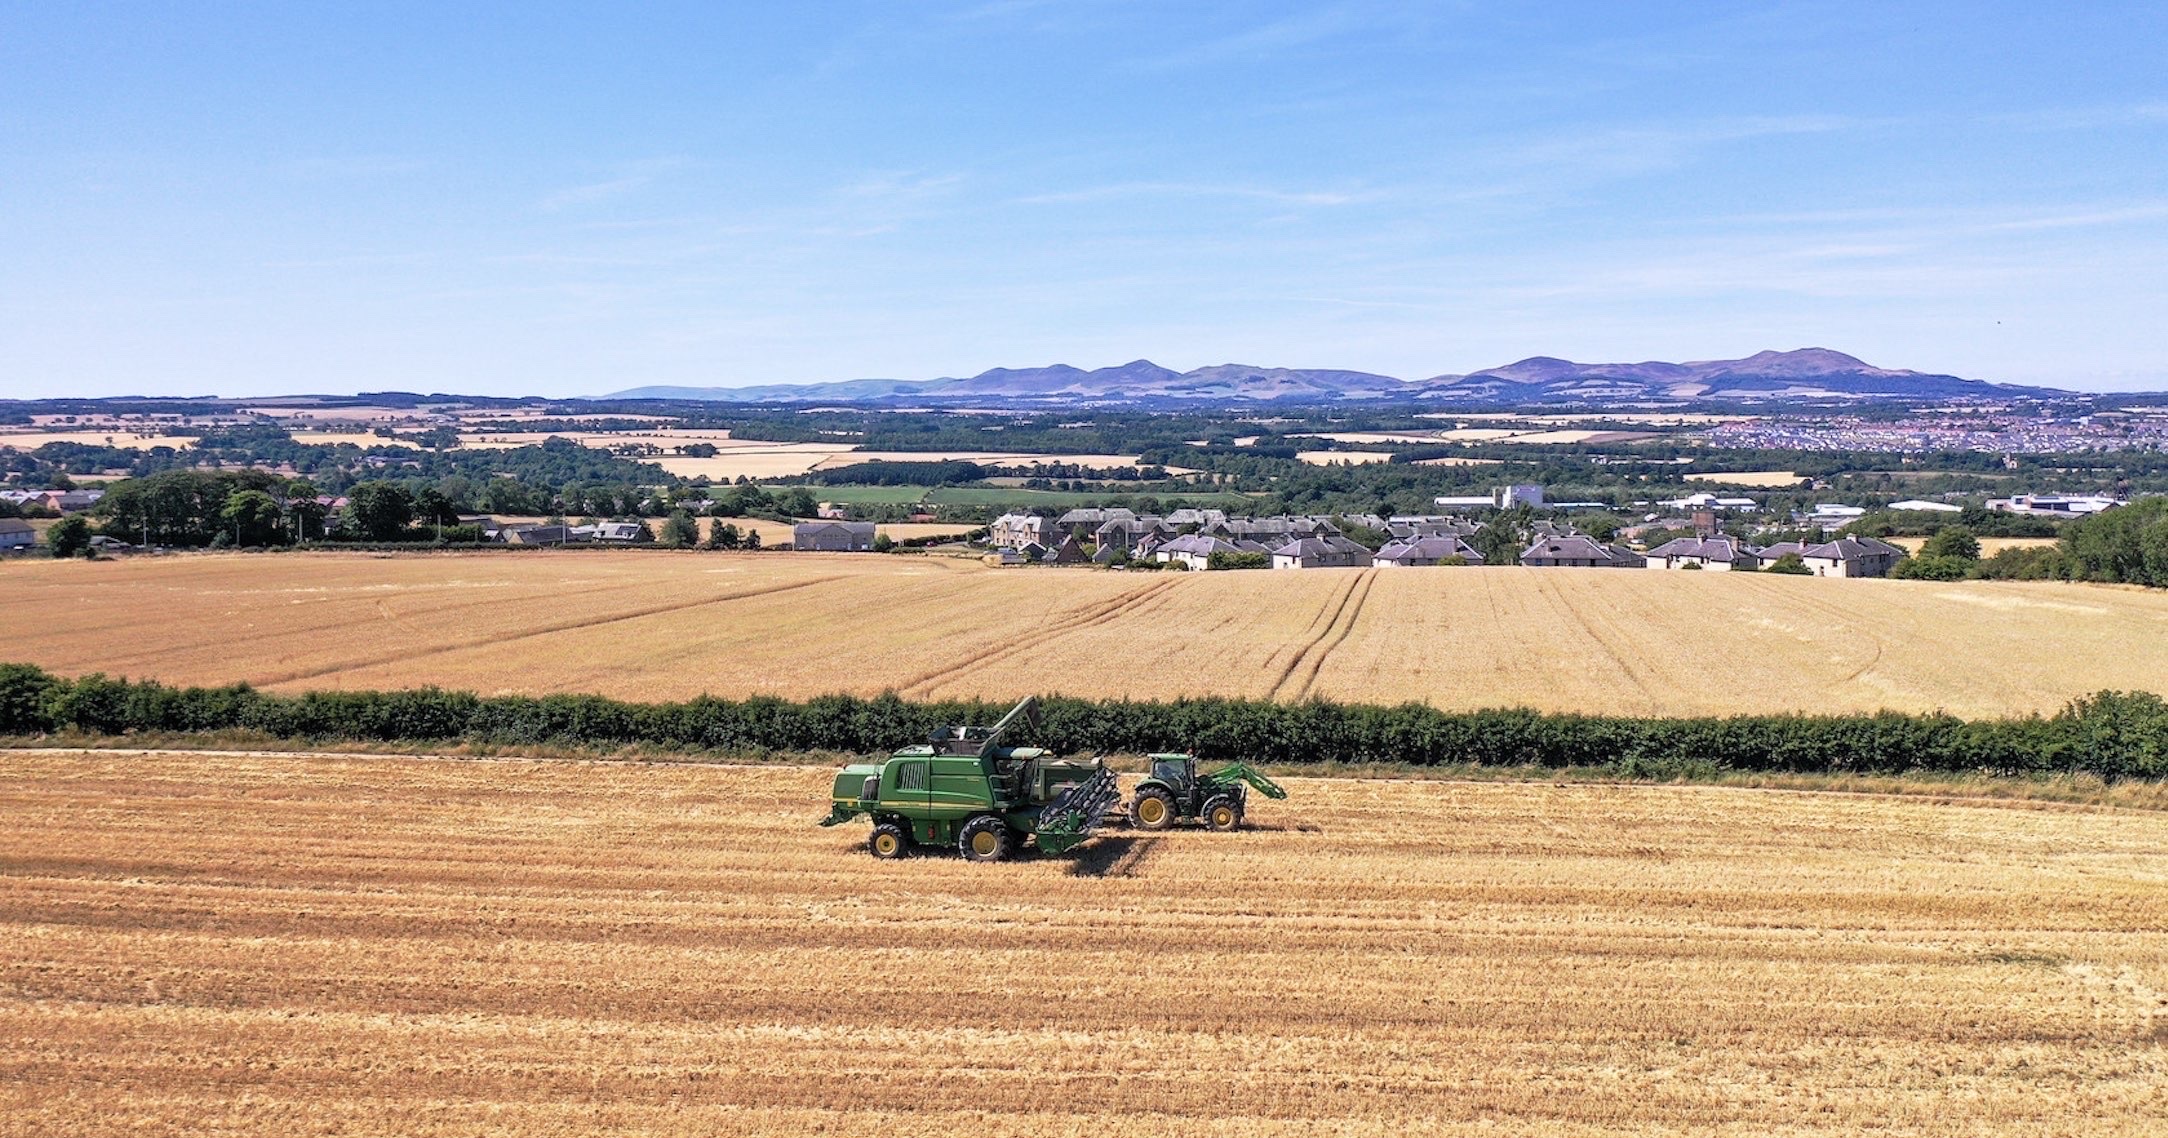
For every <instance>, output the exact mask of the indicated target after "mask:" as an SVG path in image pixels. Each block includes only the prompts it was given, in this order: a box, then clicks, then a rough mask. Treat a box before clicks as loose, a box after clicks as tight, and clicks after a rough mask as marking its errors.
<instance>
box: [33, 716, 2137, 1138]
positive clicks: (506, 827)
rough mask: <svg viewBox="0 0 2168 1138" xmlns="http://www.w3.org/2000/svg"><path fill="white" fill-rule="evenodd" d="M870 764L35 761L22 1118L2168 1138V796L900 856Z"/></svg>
mask: <svg viewBox="0 0 2168 1138" xmlns="http://www.w3.org/2000/svg"><path fill="white" fill-rule="evenodd" d="M827 778H828V773H827V772H826V771H823V770H814V769H807V768H786V767H771V768H725V767H704V766H646V765H634V764H591V763H552V762H542V763H532V762H475V761H443V760H416V759H394V758H382V757H372V758H333V757H318V758H305V757H303V758H296V757H276V756H248V757H239V756H204V755H185V756H184V755H170V754H167V755H160V754H116V753H103V754H94V753H93V754H86V753H25V752H0V814H4V815H5V816H6V817H7V819H8V825H7V826H6V827H0V1133H7V1134H23V1135H30V1134H41V1135H42V1134H74V1133H104V1132H111V1131H112V1130H113V1129H114V1127H115V1125H116V1123H115V1120H119V1119H125V1120H126V1124H125V1129H126V1130H127V1131H128V1132H130V1133H137V1134H181V1133H188V1134H225V1133H251V1134H269V1133H279V1134H299V1133H324V1134H329V1133H338V1134H401V1135H435V1134H444V1135H449V1134H461V1135H492V1134H501V1135H519V1134H538V1133H599V1132H613V1133H642V1134H654V1135H681V1134H682V1135H708V1134H806V1133H816V1132H824V1133H833V1134H892V1133H975V1134H1032V1135H1102V1134H1134V1135H1140V1136H1143V1138H1157V1136H1162V1135H1165V1136H1172V1135H1185V1136H1192V1135H1248V1136H1268V1135H1282V1134H1284V1135H1312V1134H1349V1135H1353V1134H1380V1133H1393V1134H1519V1135H1534V1136H1550V1135H1593V1134H1624V1133H1634V1134H1670V1133H1695V1134H1741V1135H1746V1134H1754V1135H1764V1134H1783V1135H1851V1134H1861V1133H1875V1134H1887V1135H1919V1136H1926V1135H1976V1134H1990V1133H1993V1134H2028V1135H2086V1136H2088V1138H2109V1136H2115V1135H2141V1134H2158V1133H2159V1132H2160V1127H2161V1124H2162V1120H2163V1117H2164V1111H2168V1104H2164V1102H2163V1100H2162V1097H2161V1088H2162V1086H2163V1085H2168V1048H2164V1043H2168V1037H2164V1034H2163V1025H2164V1024H2168V1003H2164V999H2168V995H2164V994H2168V935H2163V934H2168V909H2164V908H2163V907H2162V906H2161V905H2160V904H2159V897H2160V889H2161V886H2162V883H2163V878H2162V874H2161V869H2160V866H2159V864H2158V853H2159V851H2160V849H2161V848H2162V847H2163V846H2164V845H2168V814H2162V813H2157V812H2148V811H2115V810H2077V809H2052V810H2046V809H2023V808H2014V807H2010V806H1995V805H1990V804H1987V803H1981V802H1973V803H1964V804H1951V803H1936V802H1929V801H1917V800H1913V801H1907V800H1903V799H1894V798H1879V797H1873V796H1851V795H1835V794H1801V793H1784V792H1761V791H1743V790H1730V789H1718V788H1705V787H1699V788H1690V787H1597V786H1585V787H1569V786H1550V785H1543V784H1536V785H1504V784H1467V783H1458V784H1457V783H1433V782H1391V781H1384V780H1372V781H1352V780H1349V781H1341V780H1320V779H1292V780H1289V783H1290V788H1291V790H1292V797H1291V799H1290V800H1289V801H1288V802H1286V803H1269V804H1263V805H1260V806H1259V807H1258V808H1257V809H1255V810H1254V811H1253V813H1252V821H1253V822H1254V823H1255V824H1256V827H1257V828H1255V829H1253V830H1248V831H1243V832H1237V833H1230V834H1211V833H1204V832H1195V831H1190V832H1171V833H1167V834H1155V835H1132V834H1120V833H1116V834H1113V835H1110V836H1107V837H1104V838H1101V839H1099V840H1097V841H1096V842H1095V843H1093V844H1092V845H1089V846H1087V847H1085V849H1084V850H1082V851H1080V853H1079V854H1077V855H1075V856H1072V857H1066V858H1030V859H1026V860H1023V861H1019V862H1015V863H1011V864H1005V865H992V866H988V865H972V864H967V863H964V862H962V861H960V860H959V859H957V858H954V857H945V858H942V857H932V858H915V859H910V860H906V861H901V862H876V861H874V860H873V859H872V858H869V857H867V856H866V855H865V854H864V853H863V852H862V849H861V847H860V842H861V841H862V839H863V836H864V831H863V830H862V829H852V830H824V829H819V828H817V827H815V826H814V825H812V820H813V818H814V817H815V816H816V815H817V814H818V813H819V803H820V802H821V801H822V795H823V792H824V789H825V786H826V782H827Z"/></svg>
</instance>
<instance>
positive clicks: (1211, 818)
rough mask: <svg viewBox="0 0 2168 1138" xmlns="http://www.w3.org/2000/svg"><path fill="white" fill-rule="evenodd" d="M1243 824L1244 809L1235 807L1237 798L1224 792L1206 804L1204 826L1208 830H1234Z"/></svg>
mask: <svg viewBox="0 0 2168 1138" xmlns="http://www.w3.org/2000/svg"><path fill="white" fill-rule="evenodd" d="M1241 824H1242V811H1240V810H1237V809H1235V800H1234V799H1232V798H1229V797H1227V796H1226V795H1224V794H1222V795H1220V796H1218V797H1216V798H1214V799H1212V800H1211V801H1210V802H1207V803H1205V804H1204V827H1205V829H1207V830H1232V829H1234V828H1235V827H1236V826H1239V825H1241Z"/></svg>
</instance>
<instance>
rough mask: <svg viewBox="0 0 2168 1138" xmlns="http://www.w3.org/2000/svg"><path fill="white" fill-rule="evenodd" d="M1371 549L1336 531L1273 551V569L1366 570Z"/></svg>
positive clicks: (1307, 538)
mask: <svg viewBox="0 0 2168 1138" xmlns="http://www.w3.org/2000/svg"><path fill="white" fill-rule="evenodd" d="M1370 560H1371V558H1370V551H1369V550H1368V549H1365V548H1364V547H1363V546H1361V545H1359V544H1357V543H1355V542H1352V541H1349V540H1348V539H1347V538H1344V537H1341V536H1339V535H1338V534H1328V535H1326V536H1324V537H1305V538H1302V539H1300V540H1297V541H1291V542H1288V543H1287V544H1286V545H1283V546H1281V547H1279V548H1278V549H1275V550H1273V551H1272V567H1273V568H1274V569H1366V568H1368V567H1369V566H1370Z"/></svg>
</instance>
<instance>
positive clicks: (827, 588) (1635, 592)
mask: <svg viewBox="0 0 2168 1138" xmlns="http://www.w3.org/2000/svg"><path fill="white" fill-rule="evenodd" d="M0 621H4V625H5V627H7V628H8V629H9V636H8V638H7V644H6V646H5V648H4V649H0V658H4V659H13V660H22V661H27V662H31V663H36V664H40V665H44V666H46V667H49V668H52V669H55V670H58V671H61V672H65V673H68V674H80V673H84V672H90V671H103V672H106V673H108V674H116V675H127V676H135V677H153V678H158V679H162V680H166V681H169V682H175V683H201V684H217V683H230V682H236V681H247V682H250V683H253V684H257V685H259V686H263V687H266V688H272V689H276V690H283V691H291V690H301V689H307V688H387V687H409V686H415V685H420V684H438V685H443V686H447V687H455V688H462V689H472V690H476V691H480V692H483V693H514V692H518V693H546V692H558V691H567V692H591V693H598V694H604V695H612V696H619V697H624V698H632V699H674V698H689V697H691V696H694V695H698V694H700V693H702V692H709V693H713V694H715V695H720V696H731V697H740V696H744V695H748V694H753V693H773V694H780V695H785V696H792V697H805V696H812V695H818V694H822V693H826V692H837V691H845V692H855V693H861V694H866V695H873V694H878V693H879V692H881V691H883V690H895V691H897V692H900V693H902V694H904V695H906V696H911V697H950V696H955V697H970V696H979V697H985V698H988V699H994V700H1007V699H1014V698H1016V697H1017V696H1019V695H1022V694H1026V693H1048V692H1062V693H1067V694H1072V695H1079V696H1096V697H1133V698H1158V699H1165V698H1171V697H1175V696H1183V695H1208V694H1219V695H1230V696H1246V697H1256V698H1265V697H1270V698H1276V699H1283V700H1292V699H1301V698H1304V697H1308V696H1320V697H1331V698H1336V699H1342V700H1361V701H1371V702H1388V703H1392V702H1399V701H1403V700H1419V701H1427V702H1429V703H1432V704H1435V705H1437V706H1440V707H1446V708H1477V707H1494V706H1529V707H1536V708H1543V709H1553V710H1580V711H1592V712H1619V713H1631V714H1717V713H1728V712H1757V711H1779V710H1790V709H1806V710H1814V711H1872V710H1877V709H1882V708H1891V709H1899V710H1908V711H1927V710H1933V709H1937V708H1940V709H1944V710H1947V711H1950V712H1952V713H1956V714H1961V715H1968V716H1981V715H2003V714H2010V713H2018V712H2028V711H2051V710H2053V709H2054V708H2056V707H2058V706H2060V705H2061V704H2062V703H2063V701H2065V700H2067V699H2069V698H2071V697H2073V696H2076V695H2080V694H2085V693H2090V692H2093V691H2098V690H2102V689H2109V688H2113V689H2126V690H2127V689H2144V690H2150V691H2163V690H2168V593H2164V592H2148V591H2144V590H2140V589H2136V588H2120V587H2105V586H2088V585H2074V584H2069V583H2062V582H1958V583H1950V584H1937V583H1929V582H1917V581H1873V580H1851V581H1847V580H1829V579H1822V578H1800V577H1780V576H1769V575H1764V574H1731V573H1667V572H1660V571H1649V570H1644V571H1639V572H1631V571H1618V570H1570V569H1564V570H1561V569H1547V570H1537V569H1522V568H1518V567H1509V568H1497V569H1371V570H1316V571H1254V572H1235V573H1224V572H1223V573H1115V572H1105V571H1099V570H1093V569H1086V568H1070V569H1057V568H1028V569H994V568H989V567H987V566H984V565H981V564H979V563H978V562H976V561H973V560H969V559H955V558H943V557H907V556H879V555H870V554H860V555H850V554H793V553H788V552H770V553H759V554H721V553H706V552H664V551H646V552H625V551H615V552H610V551H533V552H525V553H519V552H503V553H478V554H438V555H419V554H406V555H396V556H393V555H387V556H368V555H361V554H321V555H319V554H305V555H262V554H258V555H248V554H233V555H197V556H182V557H166V558H137V559H132V560H127V559H124V560H114V561H106V562H89V563H86V562H68V561H19V562H10V563H0Z"/></svg>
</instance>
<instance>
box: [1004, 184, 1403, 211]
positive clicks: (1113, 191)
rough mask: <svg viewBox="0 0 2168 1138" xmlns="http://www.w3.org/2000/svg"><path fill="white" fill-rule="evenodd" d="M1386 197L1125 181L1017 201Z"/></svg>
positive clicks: (1292, 201)
mask: <svg viewBox="0 0 2168 1138" xmlns="http://www.w3.org/2000/svg"><path fill="white" fill-rule="evenodd" d="M1382 196H1384V195H1383V194H1380V193H1377V192H1374V191H1365V192H1349V191H1341V190H1282V189H1275V188H1273V187H1270V186H1241V185H1212V184H1208V183H1193V182H1121V183H1116V184H1113V185H1105V186H1087V187H1085V188H1083V189H1076V190H1060V191H1056V192H1054V193H1049V194H1031V195H1028V196H1025V197H1021V198H1018V199H1017V201H1018V202H1020V203H1022V204H1025V205H1058V204H1068V203H1076V202H1100V201H1111V200H1114V199H1117V198H1134V197H1174V198H1240V199H1246V200H1251V201H1262V202H1272V203H1275V204H1278V205H1308V206H1341V205H1352V204H1355V203H1357V202H1365V201H1375V200H1377V199H1378V198H1380V197H1382Z"/></svg>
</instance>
